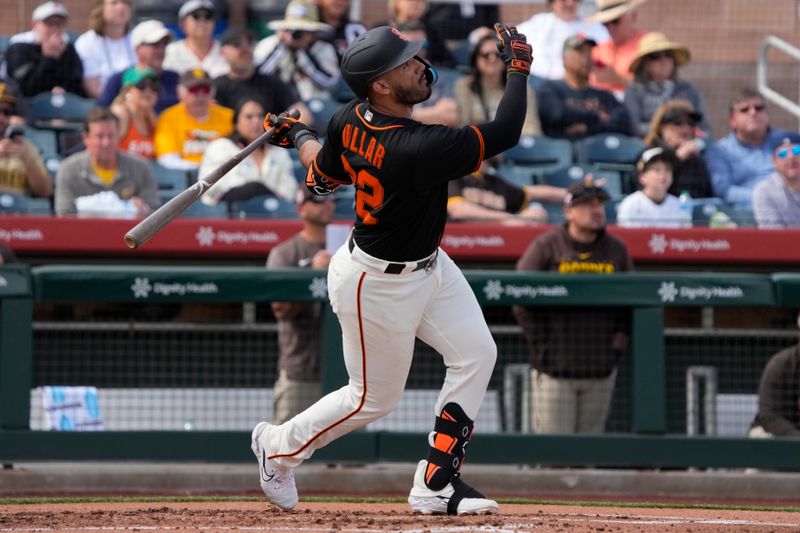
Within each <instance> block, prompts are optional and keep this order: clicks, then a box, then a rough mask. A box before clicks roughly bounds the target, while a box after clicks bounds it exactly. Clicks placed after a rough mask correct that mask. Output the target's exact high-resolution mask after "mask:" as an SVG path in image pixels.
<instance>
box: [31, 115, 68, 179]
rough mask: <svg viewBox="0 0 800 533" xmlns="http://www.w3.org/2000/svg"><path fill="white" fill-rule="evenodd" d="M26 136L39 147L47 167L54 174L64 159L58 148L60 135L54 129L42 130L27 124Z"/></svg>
mask: <svg viewBox="0 0 800 533" xmlns="http://www.w3.org/2000/svg"><path fill="white" fill-rule="evenodd" d="M24 134H25V137H26V138H27V139H28V140H29V141H30V142H31V143H32V144H33V145H34V146H36V147H37V148H38V149H39V153H40V154H41V156H42V160H43V161H44V165H45V167H47V170H48V172H50V174H51V175H52V176H54V175H55V173H56V171H57V170H58V165H59V164H61V160H62V159H63V157H62V155H61V153H60V151H59V149H58V137H57V135H56V132H54V131H53V130H40V129H38V128H33V127H31V126H25V128H24Z"/></svg>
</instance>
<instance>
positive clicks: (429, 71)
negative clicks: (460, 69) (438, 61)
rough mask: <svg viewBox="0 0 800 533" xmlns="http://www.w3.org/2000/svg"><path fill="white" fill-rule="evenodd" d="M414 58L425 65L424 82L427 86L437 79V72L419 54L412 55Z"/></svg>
mask: <svg viewBox="0 0 800 533" xmlns="http://www.w3.org/2000/svg"><path fill="white" fill-rule="evenodd" d="M414 59H416V60H417V61H419V62H420V63H422V64H423V65H425V72H423V74H424V75H425V82H426V83H427V84H428V87H430V86H431V85H433V84H434V83H436V82H437V81H439V73H438V72H437V71H436V69H435V68H433V65H431V64H430V63H428V62H427V61H425V60H424V59H422V58H421V57H420V56H414Z"/></svg>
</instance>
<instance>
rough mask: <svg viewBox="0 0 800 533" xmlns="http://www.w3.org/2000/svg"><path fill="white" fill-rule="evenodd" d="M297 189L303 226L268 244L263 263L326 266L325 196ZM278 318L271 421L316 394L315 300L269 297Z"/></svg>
mask: <svg viewBox="0 0 800 533" xmlns="http://www.w3.org/2000/svg"><path fill="white" fill-rule="evenodd" d="M300 189H301V190H298V191H297V213H298V214H299V215H300V218H302V219H303V229H302V230H300V232H299V233H297V234H296V235H295V236H294V237H291V238H290V239H288V240H286V241H284V242H282V243H281V244H279V245H278V246H276V247H275V248H273V249H272V251H271V252H270V253H269V257H268V258H267V268H313V269H317V270H327V268H328V264H329V263H330V262H331V253H330V252H329V251H327V250H326V249H325V228H326V227H327V225H328V224H330V222H331V220H333V212H334V203H333V200H332V199H331V198H330V197H329V196H314V195H312V194H311V192H310V191H309V190H308V188H307V187H300ZM272 312H273V313H274V314H275V318H276V319H277V321H278V347H279V350H280V355H279V358H278V380H277V381H276V382H275V388H274V389H273V392H274V398H273V415H272V423H273V424H282V423H283V422H285V421H287V420H289V419H290V418H292V417H293V416H294V415H296V414H297V413H300V412H301V411H303V410H304V409H305V408H306V407H309V406H310V405H311V404H313V403H314V402H316V401H317V400H318V399H319V398H320V396H321V390H320V378H319V359H320V357H319V354H320V326H321V324H322V321H321V315H322V304H321V303H319V302H312V303H308V302H272Z"/></svg>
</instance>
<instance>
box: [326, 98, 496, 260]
mask: <svg viewBox="0 0 800 533" xmlns="http://www.w3.org/2000/svg"><path fill="white" fill-rule="evenodd" d="M483 158H484V142H483V136H482V134H481V132H480V131H479V130H478V128H477V127H475V126H467V127H464V128H460V129H456V128H448V127H446V126H430V125H425V124H422V123H420V122H417V121H415V120H411V119H405V118H398V117H393V116H389V115H384V114H381V113H378V112H377V111H375V110H374V109H372V107H370V106H369V105H368V104H366V103H364V102H360V101H358V100H354V101H352V102H350V103H349V104H347V105H345V106H344V107H343V108H342V109H340V110H339V111H338V112H337V113H336V114H335V115H334V116H333V118H331V120H330V122H329V124H328V130H327V133H326V137H325V143H324V144H323V146H322V149H321V150H320V152H319V154H318V155H317V157H316V160H315V161H314V164H313V165H312V168H311V171H312V172H315V173H319V174H320V175H322V176H324V177H327V178H328V179H331V180H333V181H336V182H342V183H352V184H353V186H354V187H355V189H356V205H355V210H356V223H355V229H354V232H353V235H354V238H355V241H356V243H357V244H358V246H359V248H361V249H362V250H364V251H365V252H367V253H368V254H370V255H372V256H373V257H378V258H380V259H384V260H387V261H415V260H418V259H422V258H425V257H427V256H429V255H430V254H432V253H433V252H434V251H435V250H436V248H437V247H438V246H439V241H441V238H442V233H443V232H444V225H445V221H446V219H447V182H448V181H449V180H453V179H456V178H460V177H461V176H464V175H465V174H470V173H472V172H475V171H476V170H477V169H478V168H479V167H480V164H481V161H482V160H483Z"/></svg>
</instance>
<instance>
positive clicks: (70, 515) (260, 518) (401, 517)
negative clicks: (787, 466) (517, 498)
mask: <svg viewBox="0 0 800 533" xmlns="http://www.w3.org/2000/svg"><path fill="white" fill-rule="evenodd" d="M231 530H240V531H281V532H291V531H298V532H301V531H302V532H316V531H322V532H332V531H335V532H361V533H367V532H377V531H403V532H406V531H419V532H430V533H437V532H442V533H444V532H469V531H490V532H506V531H507V532H512V531H513V532H527V531H536V532H539V531H563V532H567V531H568V532H570V533H583V532H648V533H650V532H661V531H670V532H681V531H686V532H693V533H701V532H728V531H738V532H742V531H747V532H784V531H785V532H800V513H791V512H783V511H737V510H708V509H679V508H670V509H653V508H624V507H570V506H555V505H520V504H501V507H500V514H499V515H497V516H479V517H448V516H419V515H413V514H411V513H410V511H409V508H408V506H407V505H405V504H384V503H338V502H337V503H319V502H301V503H300V504H299V505H298V507H297V509H296V510H295V511H292V512H282V511H279V510H277V509H276V508H274V507H272V506H270V505H268V504H266V503H258V502H252V501H242V502H237V501H224V502H188V503H154V502H134V503H80V504H62V503H59V504H26V505H5V506H0V532H5V531H11V532H31V531H35V532H51V531H52V532H56V531H64V532H70V533H74V532H77V531H81V532H83V531H86V532H89V531H142V532H151V531H153V532H159V531H169V532H182V531H187V532H189V531H191V532H200V531H202V532H211V531H231Z"/></svg>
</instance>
